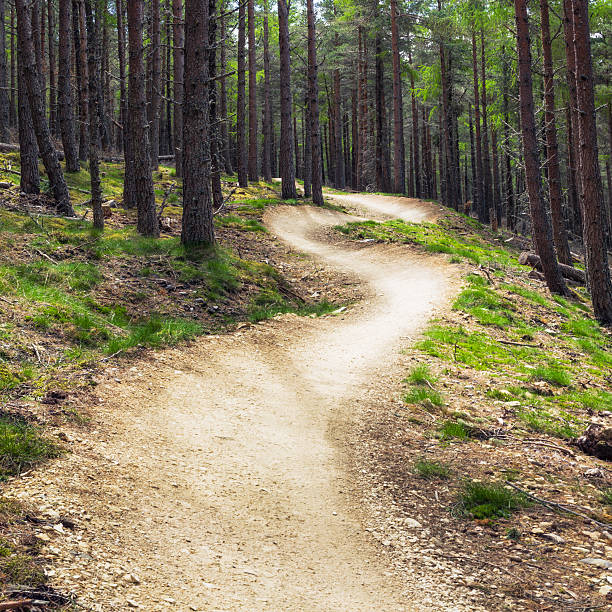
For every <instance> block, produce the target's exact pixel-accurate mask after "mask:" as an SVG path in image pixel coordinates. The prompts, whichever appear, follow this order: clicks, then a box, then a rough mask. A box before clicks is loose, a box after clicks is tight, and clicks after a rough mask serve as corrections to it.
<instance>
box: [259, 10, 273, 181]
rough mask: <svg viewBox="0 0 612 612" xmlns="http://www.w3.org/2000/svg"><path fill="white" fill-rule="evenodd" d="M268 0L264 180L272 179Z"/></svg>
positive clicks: (264, 36)
mask: <svg viewBox="0 0 612 612" xmlns="http://www.w3.org/2000/svg"><path fill="white" fill-rule="evenodd" d="M268 11H269V9H268V0H264V22H263V53H264V56H263V60H264V115H263V159H262V167H261V172H262V174H263V177H264V181H271V180H272V163H271V162H272V159H271V158H272V150H271V147H272V106H271V100H270V96H271V93H270V89H271V84H270V47H269V41H268V36H269V32H268Z"/></svg>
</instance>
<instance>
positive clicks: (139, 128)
mask: <svg viewBox="0 0 612 612" xmlns="http://www.w3.org/2000/svg"><path fill="white" fill-rule="evenodd" d="M206 12H208V10H207V11H206ZM127 14H128V49H129V58H130V73H129V74H130V76H129V83H128V115H129V116H128V126H129V129H130V138H131V143H130V150H131V153H132V157H133V159H132V161H131V163H130V164H129V166H128V167H127V168H126V169H129V170H130V171H131V172H132V173H133V176H132V179H131V184H132V187H133V199H132V201H133V202H134V203H135V204H136V210H137V213H138V225H137V228H138V231H139V232H140V233H141V234H142V235H144V236H159V223H158V222H157V216H156V211H155V194H154V192H153V177H152V176H151V149H150V144H149V128H148V122H147V98H146V88H145V67H144V61H143V44H142V30H143V24H144V0H129V2H128V6H127ZM206 72H207V73H208V67H207V68H206Z"/></svg>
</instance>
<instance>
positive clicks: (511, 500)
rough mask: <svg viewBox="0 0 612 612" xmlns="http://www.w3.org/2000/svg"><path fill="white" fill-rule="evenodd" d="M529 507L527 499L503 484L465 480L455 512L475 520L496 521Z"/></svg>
mask: <svg viewBox="0 0 612 612" xmlns="http://www.w3.org/2000/svg"><path fill="white" fill-rule="evenodd" d="M529 505H530V504H529V500H528V499H527V497H525V496H524V495H522V494H521V493H519V492H517V491H514V490H512V489H509V488H507V487H505V486H504V485H503V483H498V482H477V481H474V480H467V481H466V482H465V483H464V484H463V487H462V490H461V492H460V494H459V501H458V503H457V506H456V507H455V510H456V511H458V513H459V514H461V515H464V516H471V517H472V518H475V519H497V518H508V517H509V516H510V515H511V514H512V513H513V512H515V511H516V510H520V509H521V508H525V507H527V506H529Z"/></svg>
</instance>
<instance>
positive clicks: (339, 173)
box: [333, 34, 384, 189]
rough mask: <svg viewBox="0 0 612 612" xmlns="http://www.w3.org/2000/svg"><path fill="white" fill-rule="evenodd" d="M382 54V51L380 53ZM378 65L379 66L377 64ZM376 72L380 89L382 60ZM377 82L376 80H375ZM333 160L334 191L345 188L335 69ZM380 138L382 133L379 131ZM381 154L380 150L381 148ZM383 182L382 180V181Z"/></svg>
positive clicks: (340, 116)
mask: <svg viewBox="0 0 612 612" xmlns="http://www.w3.org/2000/svg"><path fill="white" fill-rule="evenodd" d="M337 37H338V35H337V34H336V46H337V45H338V38H337ZM381 53H382V51H381ZM379 63H380V66H378V64H379ZM376 65H377V70H380V75H378V72H377V79H380V85H379V86H380V87H381V88H382V86H383V83H382V79H383V75H382V58H381V59H380V61H377V64H376ZM377 82H378V80H377ZM381 96H382V92H381ZM383 110H384V109H383V108H381V116H382V113H383ZM333 115H334V126H335V129H334V159H335V169H336V173H335V179H336V181H335V186H336V189H344V188H345V187H346V170H345V167H344V155H343V152H342V108H341V104H340V69H338V68H336V69H335V70H334V108H333ZM381 137H382V131H381ZM381 152H382V148H381ZM383 180H384V179H383Z"/></svg>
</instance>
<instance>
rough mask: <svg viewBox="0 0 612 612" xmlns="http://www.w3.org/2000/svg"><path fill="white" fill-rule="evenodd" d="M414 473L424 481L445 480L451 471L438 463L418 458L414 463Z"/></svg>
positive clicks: (446, 466)
mask: <svg viewBox="0 0 612 612" xmlns="http://www.w3.org/2000/svg"><path fill="white" fill-rule="evenodd" d="M414 472H415V474H417V475H418V476H420V477H421V478H424V479H425V480H434V479H439V480H446V479H448V478H449V477H450V474H451V469H450V467H449V466H448V465H445V464H444V463H440V462H439V461H429V460H428V459H424V458H420V459H417V460H416V461H415V462H414Z"/></svg>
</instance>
